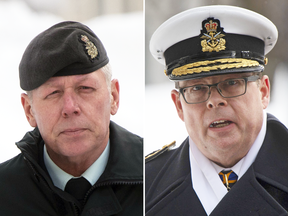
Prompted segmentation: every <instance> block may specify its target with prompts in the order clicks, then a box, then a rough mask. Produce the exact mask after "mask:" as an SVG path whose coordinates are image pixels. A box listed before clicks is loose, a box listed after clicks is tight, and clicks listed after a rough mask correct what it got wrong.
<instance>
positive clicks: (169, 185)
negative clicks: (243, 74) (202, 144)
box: [146, 114, 288, 216]
mask: <svg viewBox="0 0 288 216" xmlns="http://www.w3.org/2000/svg"><path fill="white" fill-rule="evenodd" d="M267 121H268V124H267V132H266V136H265V139H264V142H263V145H262V147H261V149H260V151H259V153H258V156H257V157H256V160H255V162H254V164H253V165H252V166H251V167H250V168H249V169H248V170H247V172H246V173H245V174H244V176H243V177H242V178H241V179H240V180H239V182H237V184H235V185H234V186H233V188H232V189H231V191H229V193H228V194H227V195H226V196H225V197H224V198H223V199H222V200H221V202H220V203H219V204H218V205H217V206H216V208H215V209H214V211H213V212H212V213H211V216H212V215H222V214H223V215H234V214H235V215H245V213H247V212H250V211H251V212H254V213H256V212H258V213H259V215H262V214H263V215H269V216H270V215H286V214H287V212H286V211H285V210H284V208H283V207H281V206H280V205H279V204H278V203H277V202H276V201H275V199H274V198H273V197H272V196H271V195H270V194H269V193H268V192H267V191H266V190H265V189H264V187H263V185H261V184H260V183H259V180H261V181H262V182H265V183H267V182H268V183H269V185H270V186H271V187H272V188H276V187H277V188H280V189H282V190H283V191H284V193H285V192H286V193H288V190H287V189H288V182H287V179H288V173H287V172H283V170H282V169H284V170H288V157H287V155H288V147H287V145H286V143H285V142H287V140H288V133H287V129H286V128H285V126H283V125H282V124H281V123H280V122H279V121H278V120H277V119H276V118H275V117H273V116H272V115H270V114H268V117H267ZM188 148H189V143H188V139H186V140H185V141H184V142H183V144H182V145H181V146H180V147H179V148H178V149H176V150H174V151H173V153H172V154H171V156H170V158H169V159H167V160H166V162H165V164H164V165H163V169H161V170H160V172H159V174H158V175H157V177H156V179H154V181H153V184H152V185H151V188H150V189H149V190H148V191H147V196H146V200H150V199H153V200H152V201H151V203H150V202H149V201H148V202H147V203H146V208H147V210H148V212H147V216H148V215H154V214H156V213H157V212H158V211H162V212H163V211H167V213H169V214H167V215H177V214H178V215H179V214H180V213H182V215H185V214H190V213H191V212H194V213H195V215H206V213H205V211H204V209H203V208H202V205H201V203H200V201H199V200H198V198H197V195H196V193H195V192H194V190H193V188H192V183H191V174H190V167H189V156H188ZM279 173H280V174H281V175H280V176H279ZM278 176H279V177H278ZM188 191H189V193H187V192H188ZM185 192H186V193H185ZM287 196H288V194H286V197H287ZM235 199H237V200H238V201H239V202H240V201H241V200H247V199H248V200H249V201H248V202H246V201H244V202H242V203H243V204H241V205H240V206H239V203H238V201H237V202H236V200H235ZM185 200H190V201H191V202H190V203H192V200H194V202H193V210H192V209H191V206H192V205H191V204H190V203H189V204H187V205H184V204H183V203H185ZM155 203H157V204H156V205H155ZM177 203H178V204H177ZM176 204H177V205H178V208H176V207H175V206H176ZM259 206H260V207H259ZM241 212H242V213H243V214H241ZM256 214H257V213H256Z"/></svg>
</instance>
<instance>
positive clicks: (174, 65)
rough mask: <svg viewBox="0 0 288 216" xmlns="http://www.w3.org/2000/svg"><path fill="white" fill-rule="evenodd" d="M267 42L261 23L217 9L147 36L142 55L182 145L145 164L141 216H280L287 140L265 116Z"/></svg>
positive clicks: (239, 11) (179, 18)
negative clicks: (173, 112)
mask: <svg viewBox="0 0 288 216" xmlns="http://www.w3.org/2000/svg"><path fill="white" fill-rule="evenodd" d="M277 34H278V33H277V29H276V27H275V26H274V24H273V23H272V22H271V21H270V20H268V19H267V18H265V17H263V16H262V15H260V14H257V13H255V12H252V11H250V10H246V9H243V8H238V7H232V6H220V5H218V6H206V7H199V8H194V9H190V10H187V11H184V12H182V13H180V14H178V15H176V16H174V17H172V18H170V19H169V20H167V21H166V22H165V23H163V24H162V25H161V26H160V27H159V28H158V29H157V30H156V31H155V33H154V34H153V36H152V38H151V41H150V50H151V53H152V55H153V56H154V57H155V58H156V59H157V60H158V61H159V62H160V63H162V64H164V65H165V66H166V70H165V73H166V75H167V76H168V77H169V79H170V80H172V81H174V82H175V88H176V89H174V90H172V92H171V97H172V100H173V102H174V104H175V107H176V109H177V113H178V116H179V117H180V119H181V120H182V121H184V122H185V126H186V129H187V131H188V135H189V136H188V138H187V139H186V140H185V141H184V142H183V143H182V144H181V146H180V147H178V148H177V149H173V150H171V148H169V146H168V147H167V146H166V147H164V148H163V149H162V150H159V151H156V152H154V153H152V154H150V155H148V156H147V157H146V189H145V190H146V215H147V216H156V215H157V216H158V215H159V216H160V215H165V216H170V215H171V216H172V215H173V216H174V215H190V216H191V215H197V216H204V215H211V216H215V215H217V216H218V215H239V216H240V215H241V216H243V215H267V216H268V215H269V216H274V215H275V216H276V215H277V216H279V215H287V214H288V213H287V211H288V180H287V179H288V143H287V140H288V132H287V128H286V127H285V126H284V125H283V124H282V123H281V122H279V121H278V120H277V119H276V118H275V117H273V116H272V115H270V114H267V113H266V112H265V108H266V107H267V106H268V104H269V99H270V84H269V78H268V76H267V75H263V71H264V67H265V64H267V58H266V57H265V56H266V55H267V54H268V53H269V51H270V50H271V49H272V48H273V47H274V45H275V43H276V41H277ZM173 130H175V129H173ZM176 130H177V129H176Z"/></svg>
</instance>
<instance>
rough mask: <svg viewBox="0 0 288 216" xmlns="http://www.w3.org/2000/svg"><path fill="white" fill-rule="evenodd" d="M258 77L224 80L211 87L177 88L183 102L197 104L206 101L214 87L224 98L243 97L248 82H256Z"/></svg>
mask: <svg viewBox="0 0 288 216" xmlns="http://www.w3.org/2000/svg"><path fill="white" fill-rule="evenodd" d="M259 78H260V77H259V76H258V75H253V76H249V77H242V78H236V79H229V80H224V81H221V82H219V83H215V84H212V85H194V86H187V87H184V88H179V91H180V93H181V94H182V96H183V98H184V100H185V101H186V103H188V104H197V103H203V102H205V101H207V100H208V99H209V97H210V94H211V87H213V86H215V87H216V89H217V91H218V92H219V94H220V95H221V96H222V97H224V98H233V97H239V96H241V95H244V94H245V93H246V90H247V82H248V81H252V82H254V81H256V80H258V79H259Z"/></svg>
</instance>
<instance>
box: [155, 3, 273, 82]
mask: <svg viewBox="0 0 288 216" xmlns="http://www.w3.org/2000/svg"><path fill="white" fill-rule="evenodd" d="M277 36H278V32H277V28H276V26H275V25H274V24H273V23H272V22H271V21H270V20H268V19H267V18H266V17H264V16H262V15H260V14H258V13H255V12H253V11H250V10H247V9H244V8H240V7H235V6H226V5H212V6H204V7H198V8H192V9H189V10H186V11H184V12H182V13H179V14H177V15H175V16H173V17H171V18H170V19H168V20H167V21H166V22H164V23H163V24H162V25H161V26H160V27H159V28H158V29H157V30H156V31H155V33H154V34H153V36H152V38H151V41H150V51H151V53H152V55H153V57H154V58H155V59H156V60H157V61H159V62H160V63H161V64H163V65H165V67H166V70H165V74H166V75H167V76H168V77H169V79H170V80H173V81H180V80H189V79H196V78H201V77H206V76H213V75H220V74H228V73H241V72H262V71H263V70H264V66H265V64H266V63H267V58H266V57H265V55H266V54H267V53H269V51H270V50H271V49H272V48H273V47H274V45H275V44H276V41H277Z"/></svg>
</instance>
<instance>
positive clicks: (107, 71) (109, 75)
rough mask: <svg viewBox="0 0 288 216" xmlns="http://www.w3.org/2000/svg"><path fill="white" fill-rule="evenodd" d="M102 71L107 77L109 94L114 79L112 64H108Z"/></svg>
mask: <svg viewBox="0 0 288 216" xmlns="http://www.w3.org/2000/svg"><path fill="white" fill-rule="evenodd" d="M101 71H102V72H103V73H104V75H105V79H106V83H107V87H108V90H109V92H110V91H111V79H112V67H111V65H110V63H108V64H106V65H105V66H104V67H102V68H101Z"/></svg>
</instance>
